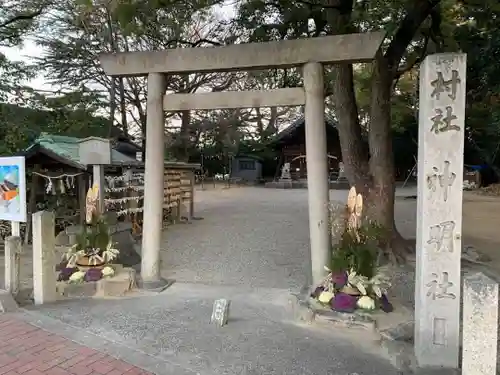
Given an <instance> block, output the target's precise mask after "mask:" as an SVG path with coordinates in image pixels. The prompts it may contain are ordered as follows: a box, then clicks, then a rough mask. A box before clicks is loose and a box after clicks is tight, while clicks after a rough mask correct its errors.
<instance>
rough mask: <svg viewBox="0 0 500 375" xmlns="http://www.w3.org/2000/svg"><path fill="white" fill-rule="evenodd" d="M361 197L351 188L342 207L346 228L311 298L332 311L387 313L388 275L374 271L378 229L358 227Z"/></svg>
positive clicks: (376, 269)
mask: <svg viewBox="0 0 500 375" xmlns="http://www.w3.org/2000/svg"><path fill="white" fill-rule="evenodd" d="M362 212H363V197H362V195H361V194H356V188H354V187H352V188H351V190H350V191H349V197H348V200H347V207H346V214H347V218H346V227H345V230H344V231H343V233H342V235H341V239H340V242H339V243H338V244H337V245H336V246H335V247H334V250H333V254H332V262H331V266H330V267H326V266H325V269H326V270H327V271H328V276H327V277H326V278H325V279H324V280H323V281H322V282H321V283H320V285H318V286H317V287H316V288H315V290H314V291H313V293H312V294H311V297H312V298H314V299H316V300H317V301H318V302H320V303H321V304H323V305H325V306H329V307H330V308H331V309H332V310H335V311H339V312H345V313H353V312H355V311H356V310H357V309H360V310H363V311H372V310H376V309H380V310H382V311H384V312H391V311H392V310H393V306H392V305H391V303H390V302H389V300H388V299H387V290H388V288H390V286H391V284H390V279H389V277H388V272H387V270H386V269H385V268H384V267H377V262H378V258H379V257H378V255H379V252H380V249H379V248H378V242H379V241H378V239H379V237H380V235H381V233H380V228H379V227H377V226H375V225H371V226H370V225H362V220H361V215H362Z"/></svg>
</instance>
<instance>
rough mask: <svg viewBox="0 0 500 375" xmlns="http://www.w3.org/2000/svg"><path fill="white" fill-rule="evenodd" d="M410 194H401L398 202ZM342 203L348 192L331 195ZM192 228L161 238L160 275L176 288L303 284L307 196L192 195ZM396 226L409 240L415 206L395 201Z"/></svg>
mask: <svg viewBox="0 0 500 375" xmlns="http://www.w3.org/2000/svg"><path fill="white" fill-rule="evenodd" d="M412 194H415V189H412V188H409V189H402V190H399V191H398V196H399V197H402V196H405V195H412ZM330 199H331V200H332V201H340V202H345V201H346V199H347V191H345V190H332V191H330ZM197 200H198V202H197V204H196V216H201V217H203V218H204V220H195V221H193V223H192V224H183V225H175V226H172V227H170V228H169V229H168V230H167V231H166V232H165V246H164V247H163V249H162V253H161V254H162V275H163V277H166V278H173V279H175V280H177V281H180V282H190V283H203V284H215V285H246V286H250V287H266V288H281V289H291V290H294V291H297V290H298V289H300V288H302V287H303V286H304V285H305V282H306V274H305V272H306V270H307V269H308V267H309V266H308V252H309V227H308V209H307V190H305V189H294V190H279V189H265V188H257V187H245V188H231V189H226V190H219V191H197ZM397 207H398V209H397V221H398V225H399V226H400V229H401V231H402V232H403V233H404V234H405V235H412V233H411V232H412V229H413V235H414V231H415V229H414V228H412V227H414V223H415V220H414V217H415V211H414V210H415V208H414V207H415V201H414V200H413V201H409V200H404V199H398V200H397Z"/></svg>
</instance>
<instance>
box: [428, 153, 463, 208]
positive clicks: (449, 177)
mask: <svg viewBox="0 0 500 375" xmlns="http://www.w3.org/2000/svg"><path fill="white" fill-rule="evenodd" d="M450 166H451V163H450V162H449V161H448V160H445V162H444V168H443V171H442V173H441V172H440V170H439V168H437V167H432V173H431V174H429V175H428V176H427V187H428V188H429V189H430V190H431V191H432V192H436V191H437V187H438V186H439V187H441V188H442V189H443V198H444V201H445V202H446V201H447V200H448V190H449V188H450V187H451V186H452V185H453V182H454V181H455V179H456V178H457V175H456V174H455V173H453V172H450Z"/></svg>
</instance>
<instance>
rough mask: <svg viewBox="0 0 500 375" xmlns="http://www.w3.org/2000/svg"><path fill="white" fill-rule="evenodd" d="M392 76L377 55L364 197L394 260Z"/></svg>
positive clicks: (397, 249)
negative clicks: (368, 180) (368, 182)
mask: <svg viewBox="0 0 500 375" xmlns="http://www.w3.org/2000/svg"><path fill="white" fill-rule="evenodd" d="M392 82H393V75H392V73H391V71H390V70H389V66H388V64H387V61H386V59H385V57H384V56H383V55H382V54H381V53H379V54H378V56H377V59H376V60H375V62H374V63H373V73H372V82H371V104H370V125H369V131H368V141H369V147H370V174H371V176H372V177H373V178H372V186H371V187H370V189H369V192H368V194H367V197H366V198H367V199H366V201H367V205H366V207H367V216H368V218H369V219H370V220H373V221H375V222H376V223H377V224H378V225H380V226H382V227H383V228H384V229H385V230H387V231H388V233H387V243H386V244H387V246H386V247H387V249H388V250H389V248H390V250H392V251H388V256H389V258H390V259H391V260H397V259H400V258H402V257H403V256H404V252H405V250H406V248H405V246H403V243H402V242H401V241H402V238H401V236H400V234H399V232H398V231H397V229H396V225H395V221H394V199H395V170H394V155H393V151H392V132H391V92H392Z"/></svg>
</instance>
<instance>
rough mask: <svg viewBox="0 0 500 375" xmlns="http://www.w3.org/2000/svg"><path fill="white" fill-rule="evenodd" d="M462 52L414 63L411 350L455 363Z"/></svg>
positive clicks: (425, 362) (423, 362)
mask: <svg viewBox="0 0 500 375" xmlns="http://www.w3.org/2000/svg"><path fill="white" fill-rule="evenodd" d="M465 74H466V55H465V54H456V53H449V54H436V55H431V56H428V57H427V58H426V59H425V60H424V62H423V64H422V66H421V70H420V112H419V137H418V203H417V269H416V285H415V355H416V358H417V363H418V366H420V367H428V366H442V367H449V368H457V367H458V355H459V346H460V342H459V328H460V285H461V282H460V258H461V247H462V246H461V245H462V244H461V229H462V183H463V154H464V119H465Z"/></svg>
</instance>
